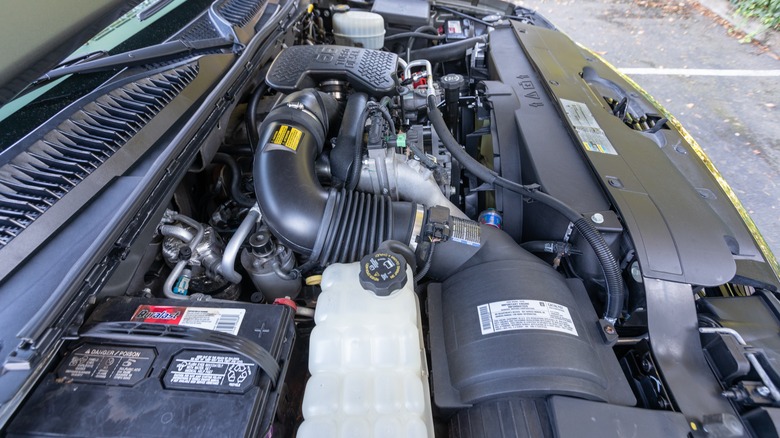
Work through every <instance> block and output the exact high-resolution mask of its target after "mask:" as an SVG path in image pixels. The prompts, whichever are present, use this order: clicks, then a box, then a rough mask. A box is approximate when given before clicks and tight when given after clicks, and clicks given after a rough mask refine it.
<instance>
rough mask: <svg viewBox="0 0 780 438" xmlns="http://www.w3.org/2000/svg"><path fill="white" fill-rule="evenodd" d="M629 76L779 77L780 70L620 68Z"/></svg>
mask: <svg viewBox="0 0 780 438" xmlns="http://www.w3.org/2000/svg"><path fill="white" fill-rule="evenodd" d="M618 70H620V71H621V72H623V73H624V74H627V75H667V76H741V77H777V76H780V70H722V69H709V68H630V67H627V68H618Z"/></svg>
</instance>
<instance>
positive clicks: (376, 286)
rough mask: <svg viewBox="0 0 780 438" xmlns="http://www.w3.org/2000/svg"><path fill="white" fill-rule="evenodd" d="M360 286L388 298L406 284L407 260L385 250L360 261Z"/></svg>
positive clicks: (381, 249) (380, 249)
mask: <svg viewBox="0 0 780 438" xmlns="http://www.w3.org/2000/svg"><path fill="white" fill-rule="evenodd" d="M359 277H360V285H361V286H363V289H365V290H370V291H372V292H374V293H375V294H376V295H378V296H380V297H386V296H388V295H390V293H392V292H393V291H395V290H398V289H400V288H402V287H404V285H405V284H406V260H405V259H404V258H403V257H402V256H400V255H398V254H396V253H394V252H392V251H388V250H386V249H383V248H379V249H378V250H377V252H375V253H373V254H369V255H367V256H365V257H363V258H362V259H361V260H360V276H359Z"/></svg>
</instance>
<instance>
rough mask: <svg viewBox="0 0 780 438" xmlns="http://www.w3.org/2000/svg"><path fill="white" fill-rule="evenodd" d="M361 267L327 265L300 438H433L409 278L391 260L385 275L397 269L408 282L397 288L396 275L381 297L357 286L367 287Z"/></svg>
mask: <svg viewBox="0 0 780 438" xmlns="http://www.w3.org/2000/svg"><path fill="white" fill-rule="evenodd" d="M388 255H391V256H394V254H393V253H389V254H388ZM373 257H374V261H375V262H377V263H382V262H387V261H388V259H387V258H385V257H384V256H382V255H380V254H379V253H376V254H373ZM370 259H371V257H367V258H366V259H364V261H366V260H370ZM380 259H382V260H380ZM364 261H361V263H349V264H334V265H330V266H329V267H328V268H327V269H325V272H324V273H323V276H322V294H321V295H320V296H319V299H318V301H317V311H316V313H315V315H314V321H315V323H316V326H315V328H314V330H313V331H312V334H311V341H310V342H311V343H310V347H309V372H310V373H311V378H309V381H308V382H307V384H306V391H305V393H304V396H303V417H304V421H303V423H302V424H301V426H300V428H299V429H298V435H297V436H298V437H426V436H427V437H433V420H432V417H431V401H430V400H431V398H430V390H429V388H428V366H427V363H426V360H425V351H424V349H423V343H422V329H421V322H420V305H419V302H418V301H417V296H416V295H415V293H414V282H413V281H408V279H410V278H413V276H414V275H413V272H412V270H411V268H409V267H407V266H406V263H404V261H403V258H402V257H395V259H394V260H390V262H392V263H390V262H388V263H387V265H386V266H385V268H387V271H388V272H390V273H396V268H397V267H399V266H400V269H402V270H403V271H405V273H404V274H402V275H405V276H406V278H407V279H406V280H404V281H399V279H400V277H401V275H399V274H398V273H396V275H395V276H393V278H392V279H390V281H389V283H390V288H391V289H390V290H388V291H387V292H388V294H387V295H386V296H381V295H379V294H378V293H376V292H374V291H373V290H367V289H366V288H364V287H363V285H362V284H361V283H364V284H365V282H366V281H367V280H365V278H364V279H363V281H361V269H362V267H363V266H364V263H363V262H364ZM369 263H370V262H369ZM393 263H398V265H399V266H392V267H390V266H389V265H390V264H393ZM375 271H377V270H375ZM382 272H385V271H382ZM364 277H365V275H364ZM388 277H389V276H388ZM368 281H370V282H373V280H370V279H369V280H368ZM374 283H382V284H380V289H382V288H383V287H384V286H387V283H386V282H384V281H381V282H374Z"/></svg>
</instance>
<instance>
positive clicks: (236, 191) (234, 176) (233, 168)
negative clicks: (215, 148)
mask: <svg viewBox="0 0 780 438" xmlns="http://www.w3.org/2000/svg"><path fill="white" fill-rule="evenodd" d="M214 162H215V163H222V164H224V165H225V166H227V168H228V170H230V185H229V186H230V196H232V197H233V200H234V201H236V203H238V205H240V206H242V207H252V206H253V205H255V201H254V200H253V199H250V198H249V197H247V196H246V195H245V194H243V193H242V192H241V189H240V188H239V187H238V184H239V182H241V169H240V168H239V167H238V163H236V160H234V159H233V157H231V156H230V155H228V154H223V153H218V154H216V155H214Z"/></svg>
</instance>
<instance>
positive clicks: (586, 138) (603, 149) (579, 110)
mask: <svg viewBox="0 0 780 438" xmlns="http://www.w3.org/2000/svg"><path fill="white" fill-rule="evenodd" d="M561 106H563V111H564V112H565V113H566V118H567V119H569V123H571V124H572V126H573V127H574V132H576V133H577V137H578V138H579V139H580V142H581V143H582V146H583V147H584V148H585V150H587V151H591V152H599V153H602V154H609V155H617V151H616V150H615V148H614V147H612V143H610V142H609V139H608V138H607V135H606V134H605V133H604V130H603V129H601V126H599V124H598V122H597V121H596V119H595V118H593V114H592V113H591V112H590V109H588V107H587V105H585V104H584V103H581V102H574V101H573V100H566V99H561Z"/></svg>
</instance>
